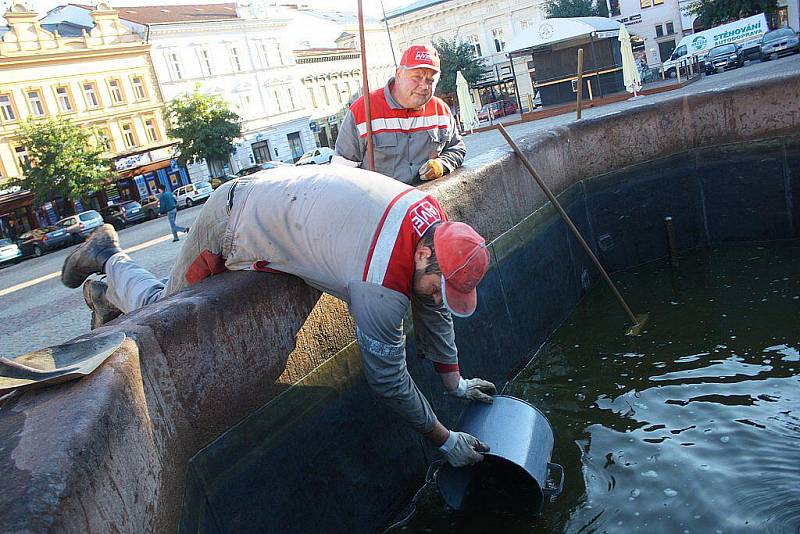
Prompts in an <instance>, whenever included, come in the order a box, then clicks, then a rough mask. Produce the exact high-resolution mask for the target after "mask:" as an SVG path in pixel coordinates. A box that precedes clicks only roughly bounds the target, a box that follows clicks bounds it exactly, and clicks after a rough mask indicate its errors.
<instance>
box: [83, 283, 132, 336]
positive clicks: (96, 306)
mask: <svg viewBox="0 0 800 534" xmlns="http://www.w3.org/2000/svg"><path fill="white" fill-rule="evenodd" d="M107 290H108V284H106V283H105V281H103V280H99V279H94V278H92V279H89V280H86V282H84V284H83V300H85V301H86V305H87V306H89V309H90V310H92V330H94V329H95V328H97V327H98V326H103V325H104V324H106V323H107V322H109V321H113V320H114V319H116V318H117V317H119V316H120V315H122V312H121V311H120V310H119V309H118V308H117V307H116V306H114V305H113V304H111V303H110V302H109V301H108V299H107V298H106V291H107Z"/></svg>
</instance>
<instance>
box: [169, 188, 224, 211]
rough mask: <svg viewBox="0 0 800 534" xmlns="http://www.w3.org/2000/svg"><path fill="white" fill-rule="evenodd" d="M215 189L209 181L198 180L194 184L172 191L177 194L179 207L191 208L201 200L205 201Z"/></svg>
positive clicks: (176, 199) (176, 198)
mask: <svg viewBox="0 0 800 534" xmlns="http://www.w3.org/2000/svg"><path fill="white" fill-rule="evenodd" d="M213 192H214V189H213V188H212V187H211V184H210V183H208V182H197V183H194V184H189V185H184V186H181V187H179V188H178V189H176V190H175V191H173V192H172V194H173V195H175V201H176V202H177V203H178V208H191V207H192V206H194V205H195V204H197V203H199V202H205V201H206V199H208V197H210V196H211V193H213Z"/></svg>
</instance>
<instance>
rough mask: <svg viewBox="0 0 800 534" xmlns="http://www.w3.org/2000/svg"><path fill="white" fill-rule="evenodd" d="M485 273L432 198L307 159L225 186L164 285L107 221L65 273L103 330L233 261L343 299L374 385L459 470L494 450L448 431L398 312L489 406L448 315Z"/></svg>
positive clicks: (445, 367) (453, 390)
mask: <svg viewBox="0 0 800 534" xmlns="http://www.w3.org/2000/svg"><path fill="white" fill-rule="evenodd" d="M488 267H489V252H488V251H487V249H486V243H485V242H484V240H483V238H482V237H481V236H480V235H478V233H477V232H475V230H473V229H472V228H471V227H470V226H469V225H467V224H465V223H462V222H453V221H448V220H447V216H446V215H445V212H444V210H443V209H442V207H441V206H440V205H439V203H438V202H437V201H436V199H434V198H433V197H431V196H429V195H426V194H425V193H424V192H422V191H420V190H418V189H416V188H414V187H411V186H408V185H406V184H403V183H401V182H398V181H396V180H393V179H391V178H388V177H386V176H383V175H380V174H377V173H373V172H369V171H364V170H361V169H355V168H348V167H343V166H336V165H330V166H329V165H326V166H317V165H313V166H301V167H285V168H279V169H272V170H268V171H261V172H259V173H255V174H253V175H251V176H248V177H245V178H240V179H237V180H232V181H230V182H227V183H225V184H223V185H222V186H220V187H219V188H218V189H217V190H216V191H214V193H213V194H212V195H211V197H210V198H209V200H208V201H207V202H206V203H205V205H204V206H203V208H202V211H201V212H200V214H199V215H198V216H197V218H196V219H195V221H194V223H193V224H192V229H191V231H190V232H189V234H188V235H187V238H186V240H185V242H184V245H183V247H182V248H181V251H180V252H179V254H178V257H177V258H176V261H175V265H174V266H173V268H172V271H171V273H170V277H169V280H168V281H166V282H165V281H163V280H160V279H158V278H156V277H155V276H153V275H152V274H151V273H150V272H148V271H147V270H145V269H143V268H142V267H140V266H138V265H136V263H134V262H133V260H132V259H131V258H130V257H129V256H128V255H127V254H125V253H124V252H122V250H121V249H120V245H119V240H118V238H117V234H116V232H115V231H114V228H113V227H112V226H111V225H108V224H106V225H104V226H103V227H101V228H100V229H98V230H96V231H95V232H94V233H92V234H91V235H90V236H89V238H88V239H87V240H86V241H85V242H84V243H83V244H81V245H80V246H78V247H77V248H76V249H75V251H74V252H72V253H71V254H70V255H69V256H68V257H67V258H66V260H65V261H64V266H63V268H62V271H61V281H62V282H63V283H64V285H66V286H67V287H72V288H77V287H79V286H80V285H81V284H83V295H84V299H85V300H86V303H87V304H88V305H89V307H90V308H91V309H92V315H93V326H99V325H101V324H104V323H105V322H107V321H109V320H111V319H113V318H114V317H116V316H118V315H119V314H120V313H130V312H132V311H134V310H136V309H138V308H141V307H142V306H145V305H147V304H150V303H152V302H155V301H158V300H160V299H163V298H165V297H167V296H169V295H171V294H173V293H175V292H176V291H179V290H180V289H182V288H184V287H186V286H188V285H191V284H193V283H196V282H198V281H200V280H202V279H203V278H205V277H207V276H210V275H213V274H216V273H219V272H222V271H224V270H226V269H227V270H252V271H264V272H272V273H274V272H282V273H289V274H293V275H296V276H298V277H300V278H302V279H303V280H305V281H306V282H307V283H308V284H309V285H311V286H313V287H316V288H318V289H320V290H322V291H325V292H327V293H330V294H331V295H333V296H335V297H337V298H340V299H341V300H343V301H345V302H347V303H348V305H349V309H350V314H351V315H352V317H353V319H354V320H355V325H356V339H357V341H358V344H359V346H360V348H361V354H362V361H363V368H364V374H365V375H366V378H367V382H368V383H369V385H370V387H371V388H372V390H373V391H374V392H375V393H376V394H377V395H378V396H379V397H381V398H382V399H383V400H384V401H385V402H386V403H387V404H388V405H389V406H390V407H391V408H392V409H394V411H395V412H396V413H397V414H399V415H400V417H402V418H403V419H404V420H405V421H407V422H408V423H409V424H410V425H411V426H412V427H413V428H414V429H416V430H417V431H419V432H420V433H422V434H423V435H424V436H426V437H427V438H428V439H429V440H430V441H431V442H432V443H433V444H434V445H435V446H436V447H439V449H440V451H441V452H442V453H443V454H444V455H445V457H446V458H447V460H448V461H449V462H450V463H451V464H452V465H454V466H460V465H467V464H471V463H475V462H478V461H480V460H481V459H482V458H483V456H482V454H481V453H482V452H486V451H487V450H488V448H487V447H486V446H485V445H484V444H482V443H480V442H479V441H478V440H477V439H476V438H475V437H473V436H471V435H469V434H465V433H460V432H455V431H450V430H448V429H447V428H445V427H444V426H443V425H442V424H441V423H440V422H439V420H438V419H437V418H436V415H435V414H434V413H433V410H432V409H431V407H430V405H429V404H428V401H427V400H426V399H425V397H424V396H423V395H422V393H421V392H420V391H419V389H417V386H416V385H415V384H414V381H413V380H412V379H411V376H410V375H409V373H408V370H407V369H406V361H405V336H404V335H403V318H404V317H405V315H406V312H407V311H408V308H409V307H411V310H412V315H413V318H414V331H415V335H416V338H417V343H416V346H417V353H418V354H419V355H420V356H423V357H424V358H427V359H428V360H430V361H432V362H433V367H434V369H435V370H436V371H437V372H438V374H439V375H440V377H441V380H442V382H443V385H444V388H445V390H446V391H447V392H448V393H449V394H451V395H454V396H455V397H458V398H461V399H465V400H470V401H473V400H474V401H479V402H487V403H490V402H492V397H491V395H492V394H494V393H495V386H494V384H492V383H491V382H487V381H485V380H482V379H480V378H472V379H465V378H463V377H462V375H461V369H460V367H459V364H458V352H457V350H456V344H455V334H454V332H453V320H452V318H451V316H452V315H455V316H457V317H468V316H470V315H471V314H472V313H473V312H474V311H475V308H476V306H477V291H476V287H477V285H478V283H479V282H480V281H481V278H483V276H484V274H485V273H486V270H487V269H488ZM100 273H102V274H104V275H105V277H104V278H95V277H91V278H90V276H92V275H95V274H100Z"/></svg>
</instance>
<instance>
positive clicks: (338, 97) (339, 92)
mask: <svg viewBox="0 0 800 534" xmlns="http://www.w3.org/2000/svg"><path fill="white" fill-rule="evenodd" d="M333 90H334V91H335V92H336V100H338V101H339V103H340V104H342V103H343V102H342V89H341V88H340V87H339V84H338V83H337V82H333Z"/></svg>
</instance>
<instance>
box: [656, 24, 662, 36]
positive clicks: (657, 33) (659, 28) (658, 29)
mask: <svg viewBox="0 0 800 534" xmlns="http://www.w3.org/2000/svg"><path fill="white" fill-rule="evenodd" d="M656 37H664V28H663V27H662V26H661V24H656Z"/></svg>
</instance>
